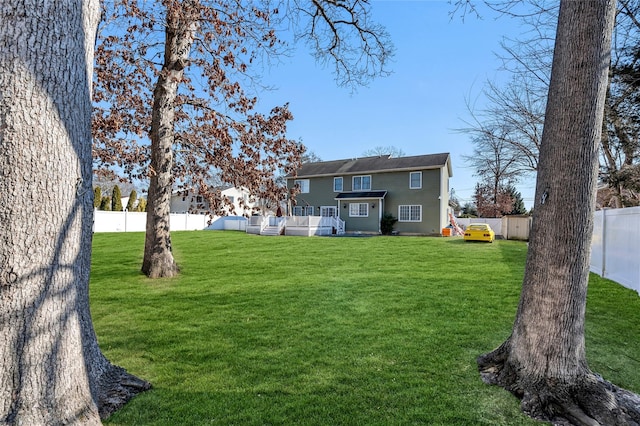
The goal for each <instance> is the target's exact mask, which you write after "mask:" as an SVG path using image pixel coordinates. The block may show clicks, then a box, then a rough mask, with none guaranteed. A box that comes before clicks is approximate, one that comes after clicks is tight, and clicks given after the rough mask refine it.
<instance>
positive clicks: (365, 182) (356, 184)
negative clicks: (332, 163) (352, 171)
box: [353, 176, 371, 191]
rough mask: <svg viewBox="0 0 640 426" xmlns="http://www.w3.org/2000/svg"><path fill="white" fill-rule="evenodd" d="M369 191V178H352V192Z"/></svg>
mask: <svg viewBox="0 0 640 426" xmlns="http://www.w3.org/2000/svg"><path fill="white" fill-rule="evenodd" d="M370 189H371V176H354V177H353V191H367V190H370Z"/></svg>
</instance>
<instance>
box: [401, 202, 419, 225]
mask: <svg viewBox="0 0 640 426" xmlns="http://www.w3.org/2000/svg"><path fill="white" fill-rule="evenodd" d="M398 222H422V206H420V205H414V206H410V205H404V206H399V207H398Z"/></svg>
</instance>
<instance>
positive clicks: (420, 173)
mask: <svg viewBox="0 0 640 426" xmlns="http://www.w3.org/2000/svg"><path fill="white" fill-rule="evenodd" d="M414 173H418V174H419V175H420V185H419V186H411V176H412V175H413V174H414ZM409 189H422V172H409Z"/></svg>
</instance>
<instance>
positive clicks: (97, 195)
mask: <svg viewBox="0 0 640 426" xmlns="http://www.w3.org/2000/svg"><path fill="white" fill-rule="evenodd" d="M101 203H102V189H100V187H99V186H96V187H95V188H93V207H94V208H96V209H97V208H100V204H101Z"/></svg>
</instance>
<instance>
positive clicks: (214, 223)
mask: <svg viewBox="0 0 640 426" xmlns="http://www.w3.org/2000/svg"><path fill="white" fill-rule="evenodd" d="M170 216H171V217H170V219H169V220H170V223H171V230H172V231H196V230H201V229H213V230H225V231H245V230H246V229H247V219H246V218H244V217H242V216H214V217H213V219H211V218H210V217H209V216H208V215H204V214H189V213H179V214H178V213H175V214H174V213H172V214H171V215H170ZM209 219H211V224H208V221H209ZM146 224H147V214H146V213H144V212H142V213H141V212H127V211H124V212H109V211H102V210H95V211H94V212H93V232H144V231H145V228H146Z"/></svg>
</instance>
